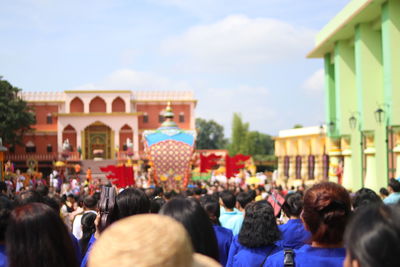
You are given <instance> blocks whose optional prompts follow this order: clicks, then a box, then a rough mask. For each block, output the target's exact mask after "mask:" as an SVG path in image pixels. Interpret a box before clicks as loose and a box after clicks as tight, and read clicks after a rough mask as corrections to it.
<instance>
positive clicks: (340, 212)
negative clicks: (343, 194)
mask: <svg viewBox="0 0 400 267" xmlns="http://www.w3.org/2000/svg"><path fill="white" fill-rule="evenodd" d="M348 212H349V211H348V209H347V208H346V205H345V204H344V203H343V202H341V201H337V200H332V201H331V203H329V204H328V205H327V206H326V207H325V208H323V209H322V210H320V212H319V213H320V215H321V217H322V219H323V222H324V223H325V224H334V223H335V222H336V221H337V219H341V218H343V216H344V215H346V214H348Z"/></svg>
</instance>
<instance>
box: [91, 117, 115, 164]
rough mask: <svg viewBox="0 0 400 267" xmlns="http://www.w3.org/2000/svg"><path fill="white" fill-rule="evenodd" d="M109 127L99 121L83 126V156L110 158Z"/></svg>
mask: <svg viewBox="0 0 400 267" xmlns="http://www.w3.org/2000/svg"><path fill="white" fill-rule="evenodd" d="M111 140H112V138H111V129H110V127H108V126H107V125H105V124H103V123H101V122H95V123H92V124H91V125H89V126H88V127H86V128H85V158H86V159H94V158H103V159H110V158H111V148H112V143H111Z"/></svg>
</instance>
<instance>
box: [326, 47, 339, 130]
mask: <svg viewBox="0 0 400 267" xmlns="http://www.w3.org/2000/svg"><path fill="white" fill-rule="evenodd" d="M324 62H325V64H324V66H325V116H326V124H327V133H328V136H336V135H337V132H338V131H337V127H335V131H334V132H330V129H329V126H328V125H329V123H330V122H334V123H335V124H336V123H337V122H336V121H337V117H336V91H335V65H334V62H331V54H327V55H325V61H324Z"/></svg>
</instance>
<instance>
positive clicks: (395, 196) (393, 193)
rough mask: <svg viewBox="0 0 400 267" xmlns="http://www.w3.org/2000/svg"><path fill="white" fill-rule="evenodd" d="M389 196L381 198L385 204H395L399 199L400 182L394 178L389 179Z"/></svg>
mask: <svg viewBox="0 0 400 267" xmlns="http://www.w3.org/2000/svg"><path fill="white" fill-rule="evenodd" d="M388 191H389V196H388V197H387V198H385V199H384V200H383V203H385V204H397V203H399V201H400V182H399V181H397V180H396V179H394V178H391V179H390V180H389V185H388Z"/></svg>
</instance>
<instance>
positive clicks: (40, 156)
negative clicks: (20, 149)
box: [5, 152, 80, 161]
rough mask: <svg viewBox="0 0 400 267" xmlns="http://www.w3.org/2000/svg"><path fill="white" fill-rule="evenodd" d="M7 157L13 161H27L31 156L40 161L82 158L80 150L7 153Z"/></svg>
mask: <svg viewBox="0 0 400 267" xmlns="http://www.w3.org/2000/svg"><path fill="white" fill-rule="evenodd" d="M5 158H6V160H11V161H25V160H27V159H31V158H33V159H35V160H38V161H54V160H67V161H75V160H80V157H79V153H78V152H68V153H62V152H60V153H57V152H49V153H6V155H5Z"/></svg>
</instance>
